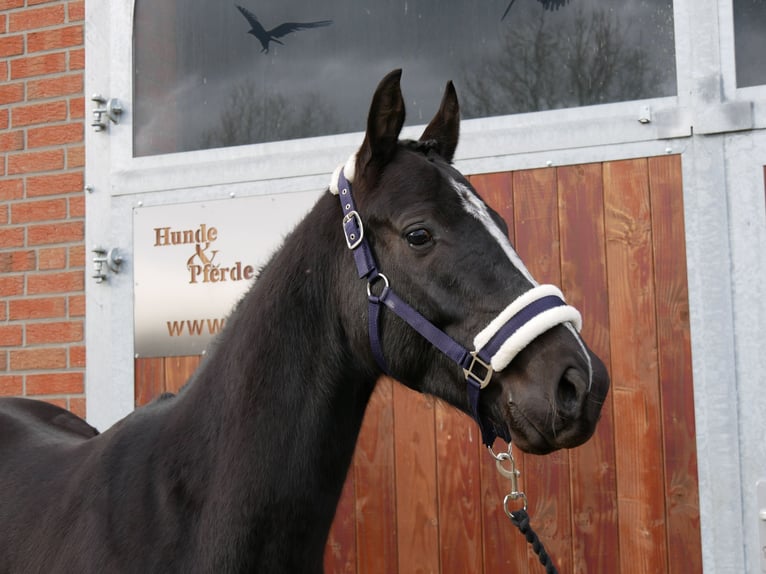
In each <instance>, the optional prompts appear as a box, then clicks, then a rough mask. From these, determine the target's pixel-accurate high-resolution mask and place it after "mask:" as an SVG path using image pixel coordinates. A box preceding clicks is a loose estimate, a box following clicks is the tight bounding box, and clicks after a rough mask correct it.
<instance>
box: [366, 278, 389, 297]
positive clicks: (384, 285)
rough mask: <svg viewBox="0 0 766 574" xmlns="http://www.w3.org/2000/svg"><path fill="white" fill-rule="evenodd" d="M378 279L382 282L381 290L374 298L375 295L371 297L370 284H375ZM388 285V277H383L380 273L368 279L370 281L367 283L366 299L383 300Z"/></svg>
mask: <svg viewBox="0 0 766 574" xmlns="http://www.w3.org/2000/svg"><path fill="white" fill-rule="evenodd" d="M378 279H382V280H383V290H382V291H381V292H380V295H377V296H376V295H373V294H372V289H371V286H372V284H373V283H375V282H376V281H377V280H378ZM388 285H389V283H388V277H386V276H385V275H383V274H382V273H378V274H377V275H375V277H373V278H372V279H370V280H369V281H368V282H367V297H368V298H371V297H377V298H378V299H385V297H386V293H388Z"/></svg>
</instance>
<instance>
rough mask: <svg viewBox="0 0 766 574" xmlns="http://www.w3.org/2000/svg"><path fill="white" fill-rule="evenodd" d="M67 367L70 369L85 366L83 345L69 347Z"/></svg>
mask: <svg viewBox="0 0 766 574" xmlns="http://www.w3.org/2000/svg"><path fill="white" fill-rule="evenodd" d="M69 366H70V367H72V368H76V367H84V366H85V345H72V346H71V347H69Z"/></svg>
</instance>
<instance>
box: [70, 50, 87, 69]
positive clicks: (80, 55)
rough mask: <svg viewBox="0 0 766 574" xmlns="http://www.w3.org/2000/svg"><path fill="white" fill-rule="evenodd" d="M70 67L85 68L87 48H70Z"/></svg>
mask: <svg viewBox="0 0 766 574" xmlns="http://www.w3.org/2000/svg"><path fill="white" fill-rule="evenodd" d="M69 69H70V70H84V69H85V50H84V49H83V48H79V49H72V50H69Z"/></svg>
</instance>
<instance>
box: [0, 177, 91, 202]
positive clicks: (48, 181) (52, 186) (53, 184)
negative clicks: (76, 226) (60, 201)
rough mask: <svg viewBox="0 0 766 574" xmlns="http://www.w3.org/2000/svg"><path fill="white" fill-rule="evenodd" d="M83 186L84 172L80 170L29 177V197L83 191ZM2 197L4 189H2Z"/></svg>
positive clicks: (0, 192)
mask: <svg viewBox="0 0 766 574" xmlns="http://www.w3.org/2000/svg"><path fill="white" fill-rule="evenodd" d="M0 185H1V184H0ZM83 187H84V184H83V174H82V172H80V171H78V172H74V173H56V174H52V175H40V176H33V177H28V178H27V197H40V196H43V195H59V194H62V193H81V192H82V190H83ZM0 198H2V190H0Z"/></svg>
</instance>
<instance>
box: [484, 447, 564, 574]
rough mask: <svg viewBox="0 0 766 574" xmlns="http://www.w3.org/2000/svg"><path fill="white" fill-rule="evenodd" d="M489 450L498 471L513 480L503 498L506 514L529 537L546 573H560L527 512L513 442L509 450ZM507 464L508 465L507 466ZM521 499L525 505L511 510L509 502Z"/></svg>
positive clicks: (528, 539) (528, 540)
mask: <svg viewBox="0 0 766 574" xmlns="http://www.w3.org/2000/svg"><path fill="white" fill-rule="evenodd" d="M489 452H490V454H491V455H492V457H493V458H494V459H495V465H496V466H497V471H498V472H499V473H500V475H501V476H503V477H504V478H507V479H508V480H510V481H511V491H510V492H509V493H508V494H506V495H505V498H504V499H503V510H504V511H505V514H506V516H508V518H509V519H510V520H511V524H513V525H514V526H515V527H516V528H518V529H519V532H521V533H522V534H523V535H524V538H526V539H527V542H529V544H530V545H531V546H532V550H534V551H535V554H537V558H538V559H539V560H540V564H542V565H543V566H544V567H545V572H546V574H558V572H559V571H558V570H557V569H556V566H555V565H554V564H553V560H551V557H550V556H549V555H548V553H547V552H546V551H545V546H543V543H542V542H540V537H539V536H537V533H536V532H535V531H534V530H532V525H531V524H530V523H529V514H527V495H526V494H524V492H523V491H522V490H519V475H521V471H520V470H519V469H518V468H516V460H515V459H514V458H513V451H512V449H511V444H510V443H508V451H507V452H501V453H499V454H496V453H495V451H494V450H492V447H489ZM506 464H507V466H506ZM518 500H521V501H522V503H523V506H522V507H521V508H519V509H518V510H511V508H509V504H510V503H511V502H514V501H518Z"/></svg>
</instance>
